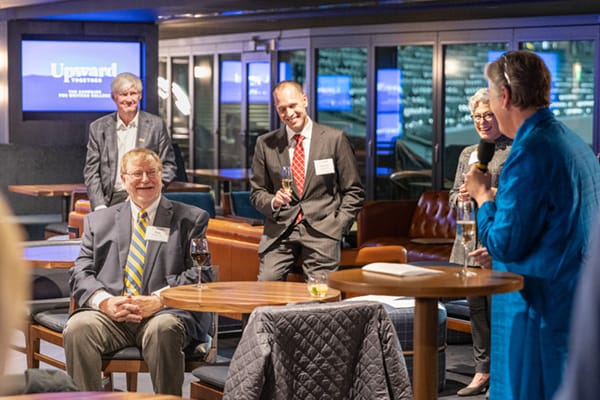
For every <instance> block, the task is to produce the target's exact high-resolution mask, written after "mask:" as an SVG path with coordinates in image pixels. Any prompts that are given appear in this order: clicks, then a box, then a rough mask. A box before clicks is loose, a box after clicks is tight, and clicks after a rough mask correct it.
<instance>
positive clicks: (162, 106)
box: [158, 59, 170, 125]
mask: <svg viewBox="0 0 600 400" xmlns="http://www.w3.org/2000/svg"><path fill="white" fill-rule="evenodd" d="M169 93H170V92H169V81H168V80H167V61H166V60H164V59H161V60H160V61H159V62H158V115H160V117H161V118H162V119H163V120H164V121H165V123H167V125H168V121H167V104H168V103H167V102H168V100H169Z"/></svg>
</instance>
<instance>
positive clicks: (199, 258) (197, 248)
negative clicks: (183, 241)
mask: <svg viewBox="0 0 600 400" xmlns="http://www.w3.org/2000/svg"><path fill="white" fill-rule="evenodd" d="M190 257H192V260H194V265H195V266H196V268H197V270H198V283H197V284H196V287H197V288H198V289H206V287H207V286H206V285H203V284H202V271H203V270H204V271H208V269H209V268H210V266H208V265H205V264H206V262H207V261H208V259H209V258H210V251H209V250H208V240H207V239H206V238H205V237H197V238H192V240H191V241H190Z"/></svg>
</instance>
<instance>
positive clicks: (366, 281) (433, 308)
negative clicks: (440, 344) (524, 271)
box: [328, 266, 523, 400]
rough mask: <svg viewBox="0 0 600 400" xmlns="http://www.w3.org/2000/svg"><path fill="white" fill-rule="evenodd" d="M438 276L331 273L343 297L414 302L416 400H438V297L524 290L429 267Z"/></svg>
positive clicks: (482, 274)
mask: <svg viewBox="0 0 600 400" xmlns="http://www.w3.org/2000/svg"><path fill="white" fill-rule="evenodd" d="M426 268H431V269H435V270H439V271H441V272H442V273H441V274H428V275H419V276H395V275H389V274H382V273H377V272H368V271H363V270H362V269H360V268H357V269H347V270H342V271H336V272H332V273H330V274H329V275H328V284H329V287H332V288H336V289H339V290H340V291H342V293H344V295H350V296H352V295H364V294H378V295H392V296H409V297H414V298H415V321H414V352H415V353H414V354H415V357H414V364H413V365H414V368H413V391H414V398H415V400H425V399H436V398H437V382H438V379H437V370H438V368H437V346H436V332H437V330H436V327H437V303H438V299H439V298H440V297H465V296H485V295H490V294H497V293H506V292H512V291H515V290H520V289H522V288H523V277H522V276H520V275H517V274H512V273H508V272H499V271H494V270H487V269H473V271H474V272H476V273H477V275H476V276H474V277H470V278H461V277H458V276H456V272H457V271H458V269H457V268H449V267H435V266H428V267H426Z"/></svg>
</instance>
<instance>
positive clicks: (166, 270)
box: [63, 149, 211, 396]
mask: <svg viewBox="0 0 600 400" xmlns="http://www.w3.org/2000/svg"><path fill="white" fill-rule="evenodd" d="M161 178H162V164H161V161H160V158H159V157H158V155H157V154H156V153H154V152H153V151H151V150H148V149H134V150H131V151H129V152H128V153H126V154H125V155H124V157H123V160H122V162H121V180H122V181H123V184H124V186H125V189H126V190H127V193H128V195H129V201H127V202H125V203H121V204H118V205H116V206H113V207H109V208H107V209H103V210H99V211H96V212H93V213H90V214H88V216H86V219H85V227H86V228H85V233H84V236H83V238H82V242H81V251H80V254H79V257H78V258H77V260H76V261H75V266H74V267H73V272H72V275H71V280H70V286H71V293H72V294H73V297H74V298H75V300H76V301H77V304H78V305H80V306H81V308H80V309H79V310H77V312H75V313H74V314H73V315H71V317H70V318H69V320H68V321H67V325H66V327H65V329H64V332H63V334H64V349H65V355H66V363H67V372H68V373H69V375H71V377H73V380H74V381H75V382H76V383H77V385H78V386H79V388H80V389H81V390H91V391H94V390H101V367H102V354H108V353H112V352H114V351H117V350H119V349H122V348H124V347H127V346H138V347H139V348H141V351H142V355H143V357H144V360H145V361H146V363H147V364H148V367H149V369H150V377H151V379H152V384H153V387H154V391H155V392H157V393H165V394H174V395H178V396H181V385H182V384H183V375H184V353H183V349H184V348H186V347H187V346H188V345H190V344H192V345H195V344H198V343H205V342H207V340H208V337H207V335H208V332H209V329H210V327H211V315H210V313H197V312H189V311H183V310H177V309H172V308H165V307H163V305H162V302H161V298H160V295H159V292H160V291H161V290H162V289H165V288H167V287H173V286H179V285H184V284H191V283H194V282H197V281H198V272H197V270H196V268H194V267H193V263H192V259H191V258H190V255H189V251H188V249H189V243H190V240H191V239H192V238H194V237H202V236H204V235H205V233H206V227H207V225H208V219H209V216H208V213H207V212H206V211H204V210H201V209H199V208H196V207H192V206H189V205H186V204H182V203H178V202H174V201H170V200H168V199H167V198H165V197H162V196H161V189H162V182H161ZM142 225H145V229H144V234H142V235H141V236H139V229H141V226H142ZM134 243H135V246H134ZM133 247H135V250H134V249H133ZM205 278H206V279H207V280H210V278H209V277H202V279H203V280H204V279H205Z"/></svg>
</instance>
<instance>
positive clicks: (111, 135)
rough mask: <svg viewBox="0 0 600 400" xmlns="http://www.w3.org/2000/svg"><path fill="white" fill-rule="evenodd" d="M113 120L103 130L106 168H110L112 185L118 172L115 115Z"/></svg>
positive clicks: (115, 114)
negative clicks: (106, 158)
mask: <svg viewBox="0 0 600 400" xmlns="http://www.w3.org/2000/svg"><path fill="white" fill-rule="evenodd" d="M112 116H113V118H111V119H110V122H108V123H107V125H106V127H105V129H104V135H105V137H104V141H105V142H106V146H105V147H104V148H105V149H106V151H107V153H108V166H109V168H110V176H112V177H113V185H114V182H115V179H118V177H117V171H118V170H119V160H117V157H118V153H119V151H118V148H117V113H114V114H113V115H112Z"/></svg>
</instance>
